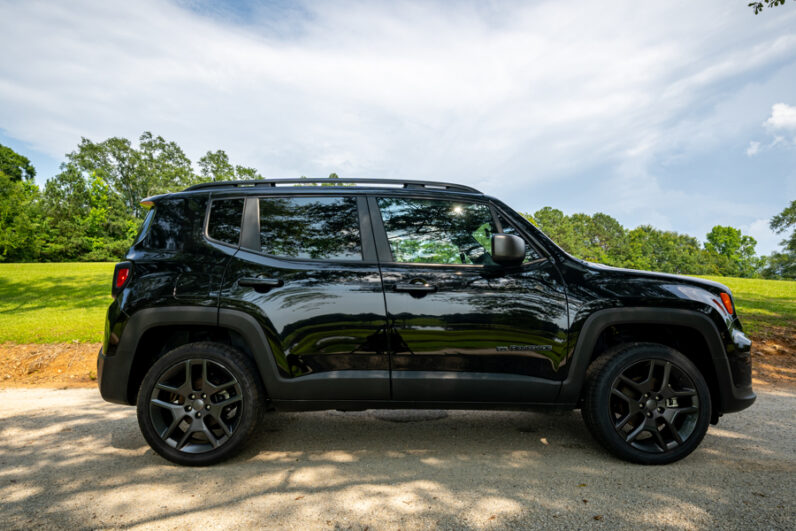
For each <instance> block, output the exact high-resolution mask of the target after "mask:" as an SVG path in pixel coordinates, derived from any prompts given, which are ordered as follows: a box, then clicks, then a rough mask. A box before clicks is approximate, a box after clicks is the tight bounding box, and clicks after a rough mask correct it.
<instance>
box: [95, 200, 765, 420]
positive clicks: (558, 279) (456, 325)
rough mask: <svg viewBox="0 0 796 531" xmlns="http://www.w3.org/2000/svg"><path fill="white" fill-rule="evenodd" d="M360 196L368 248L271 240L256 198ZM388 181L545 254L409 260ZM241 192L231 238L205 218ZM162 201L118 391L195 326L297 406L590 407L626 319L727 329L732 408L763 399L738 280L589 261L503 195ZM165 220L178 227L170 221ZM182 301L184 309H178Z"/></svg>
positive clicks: (716, 353) (107, 369)
mask: <svg viewBox="0 0 796 531" xmlns="http://www.w3.org/2000/svg"><path fill="white" fill-rule="evenodd" d="M343 193H344V194H345V195H350V196H352V197H355V198H357V199H356V200H357V210H358V218H359V219H358V223H359V228H360V231H361V236H362V253H363V259H362V260H357V261H323V260H305V259H301V260H299V259H285V258H280V257H274V256H268V255H265V254H263V253H261V252H260V249H259V245H260V235H259V228H258V227H257V223H258V221H257V220H258V206H257V197H259V196H268V197H274V196H285V195H298V194H302V195H316V196H324V195H330V196H339V195H341V194H343ZM385 193H388V194H389V195H394V196H407V197H427V198H439V197H440V196H441V195H444V197H445V198H451V199H453V200H458V201H474V202H482V203H485V204H488V205H489V206H490V208H491V209H493V214H494V215H495V216H498V215H499V216H500V219H501V220H503V221H502V224H504V225H505V224H509V225H511V227H510V228H511V233H512V234H517V235H519V236H520V237H522V238H523V239H525V240H526V242H528V243H529V245H530V246H531V247H532V250H533V252H530V251H529V256H530V257H532V258H535V259H533V260H530V261H526V263H524V264H522V265H519V266H499V265H489V266H481V265H429V264H399V263H395V262H392V261H391V257H390V255H389V245H388V244H387V242H386V239H385V237H384V234H383V227H382V228H381V230H379V226H378V225H379V223H380V215H379V213H378V211H376V209H374V208H373V205H374V204H375V198H376V197H380V196H384V195H385ZM232 197H236V198H241V197H244V198H246V206H245V209H244V213H243V220H244V222H243V227H242V231H241V235H240V241H239V242H238V243H237V244H234V243H229V242H226V243H222V242H218V241H214V240H212V239H211V238H208V236H207V232H206V230H207V227H206V215H207V212H208V209H209V206H210V201H211V200H213V199H222V198H232ZM153 200H154V202H155V204H156V207H155V208H156V209H160V210H161V211H164V210H165V209H168V211H169V215H168V216H164V217H163V219H162V220H159V216H158V215H157V214H156V215H155V217H154V221H151V225H152V226H151V227H150V229H149V232H150V233H151V234H155V233H156V232H157V231H158V230H159V231H160V232H159V233H157V234H156V235H155V236H153V237H156V238H158V240H157V242H156V243H157V244H158V245H156V246H153V245H152V244H151V242H150V241H149V234H144V235H143V237H142V238H139V239H138V241H137V242H136V243H135V244H134V245H133V247H131V249H130V251H129V253H128V255H127V257H126V259H127V260H128V261H129V262H131V263H132V264H133V275H132V278H131V281H130V282H128V284H127V286H125V288H124V289H123V290H121V292H120V293H119V294H118V296H117V298H116V300H115V301H114V302H113V303H112V304H111V306H110V308H109V309H108V318H107V322H106V331H105V340H104V343H103V349H102V352H101V354H100V362H99V363H100V366H101V369H102V370H101V371H100V373H99V375H98V378H99V380H100V389H101V391H102V394H103V396H104V397H105V398H106V399H109V400H113V401H117V402H127V403H129V402H130V400H131V399H130V397H134V396H135V389H133V388H132V387H131V386H134V385H135V378H133V377H132V376H131V373H132V372H133V371H134V370H136V369H135V367H136V363H137V361H136V363H134V360H138V359H139V356H140V351H141V348H142V345H141V344H140V341H139V340H140V338H141V337H142V336H143V335H144V334H145V333H146V332H147V330H152V329H155V328H157V330H158V333H160V330H161V329H162V330H163V334H166V333H167V332H168V327H169V326H172V325H174V326H177V325H183V324H184V325H190V324H195V325H196V326H198V327H202V328H203V329H204V330H206V331H207V332H208V333H218V334H221V335H219V336H218V337H228V338H231V339H229V340H230V341H237V342H238V343H235V345H236V346H238V347H239V348H241V349H243V350H245V351H247V352H248V353H249V354H250V355H252V356H253V357H254V359H255V361H256V362H257V365H258V367H259V370H260V373H261V376H262V378H263V381H264V382H265V384H266V388H267V392H268V394H269V399H270V400H271V401H272V402H273V403H274V404H276V405H277V406H279V407H284V408H286V409H318V408H323V407H324V404H325V405H326V406H328V407H332V406H334V407H343V408H352V409H356V408H358V407H360V408H361V407H365V406H368V407H398V406H399V405H400V406H403V407H406V405H407V404H412V405H414V407H439V405H440V404H445V405H446V406H447V407H494V408H507V407H533V406H538V405H546V406H552V405H556V404H558V405H561V406H563V407H576V406H577V400H578V395H579V389H580V386H581V385H582V376H583V374H584V373H585V367H587V366H588V362H589V360H590V355H591V353H592V351H593V349H594V347H595V345H594V342H595V341H596V340H597V339H596V338H597V337H599V335H600V333H601V332H602V331H603V330H605V329H606V328H607V327H609V326H611V323H612V322H623V323H627V322H639V323H649V324H654V325H661V326H664V325H669V324H676V325H677V326H681V327H688V328H693V329H694V330H695V331H696V332H697V333H699V334H702V335H703V336H708V335H711V334H713V335H714V336H715V337H713V336H711V337H710V338H707V339H706V342H707V343H708V344H709V345H710V352H706V353H705V354H704V355H705V356H706V359H707V358H710V363H711V364H712V366H713V367H715V373H716V378H718V379H719V383H718V387H717V388H718V391H717V392H719V393H721V398H722V400H720V401H716V402H717V404H719V406H718V407H720V410H719V411H718V412H719V413H720V412H722V411H724V412H727V411H733V410H737V409H741V408H743V407H748V405H749V404H751V402H752V401H753V400H754V393H753V392H752V391H751V384H750V381H749V378H748V374H749V367H748V359H749V342H748V339H747V338H746V336H745V335H744V334H743V332H742V328H741V325H740V322H739V321H738V320H737V317H736V316H735V315H730V314H728V313H727V311H726V310H725V309H724V307H723V305H722V304H721V302H720V298H719V293H721V292H727V293H729V290H728V289H727V288H726V287H724V286H722V285H720V284H717V283H714V282H709V281H705V280H701V279H695V278H690V277H681V276H675V275H665V274H656V273H647V272H641V271H630V270H621V269H616V268H609V267H605V266H601V265H597V264H589V263H586V262H583V261H580V260H577V259H574V258H572V257H570V256H569V255H567V254H566V253H565V252H564V251H562V250H561V249H560V248H558V246H556V245H555V244H554V243H553V242H552V241H550V240H549V239H548V238H547V237H546V236H544V235H543V234H542V233H541V232H539V231H538V229H536V228H535V227H534V226H533V225H531V224H530V223H528V222H527V221H526V220H524V219H523V218H522V217H521V216H519V215H517V214H516V213H515V212H514V211H512V210H511V209H510V208H509V207H507V206H506V205H504V204H503V203H502V202H500V201H498V200H496V199H494V198H490V197H486V196H483V195H481V194H478V193H470V192H467V191H452V190H448V191H441V190H434V189H421V188H412V189H409V188H407V189H395V190H388V192H385V189H384V188H377V187H366V186H353V187H303V188H292V187H291V188H272V189H268V190H264V189H263V188H262V187H255V188H252V189H250V190H248V189H245V188H229V189H225V188H224V187H223V186H222V187H212V188H209V189H207V190H196V191H191V192H183V193H179V194H171V195H168V196H162V197H158V198H154V199H153ZM158 222H161V223H163V224H165V227H161V228H160V229H155V227H157V226H158ZM153 229H154V231H153ZM161 229H162V230H161ZM171 229H174V230H173V231H172V232H171V233H170V232H169V231H170V230H171ZM506 232H509V231H508V230H507V231H506ZM169 234H171V235H172V236H173V235H174V234H179V235H180V236H179V241H171V240H169ZM172 240H173V238H172ZM155 247H158V248H155ZM537 257H538V258H537ZM255 280H259V281H260V284H265V285H260V286H256V285H254V284H257V282H254V281H255ZM407 286H408V287H407ZM413 286H414V287H413ZM423 286H430V287H433V289H431V288H429V289H424V288H423ZM404 288H406V289H404ZM188 309H192V310H191V311H188ZM175 312H181V315H180V316H179V317H177V316H175V317H174V318H172V317H171V315H172V314H174V313H175ZM610 312H614V313H610ZM616 312H619V313H616ZM137 316H139V317H140V318H139V317H137ZM596 316H603V318H601V319H595V317H596ZM609 316H610V317H609ZM131 322H133V325H132V326H131V327H130V330H129V333H128V330H127V326H128V324H130V323H131ZM175 323H176V324H175ZM158 327H160V328H158ZM222 332H223V333H226V332H229V334H228V336H224V335H223V334H222ZM120 345H121V346H120ZM725 373H726V374H725ZM391 404H392V405H391Z"/></svg>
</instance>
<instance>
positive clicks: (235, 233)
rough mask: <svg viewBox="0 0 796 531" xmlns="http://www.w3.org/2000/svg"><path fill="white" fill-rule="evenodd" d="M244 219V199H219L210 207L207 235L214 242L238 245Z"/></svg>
mask: <svg viewBox="0 0 796 531" xmlns="http://www.w3.org/2000/svg"><path fill="white" fill-rule="evenodd" d="M242 218H243V199H218V200H215V201H213V202H212V203H211V205H210V217H209V219H208V220H207V235H208V236H209V237H211V238H212V239H214V240H217V241H220V242H224V243H228V244H230V245H236V246H237V245H238V241H239V240H240V225H241V219H242Z"/></svg>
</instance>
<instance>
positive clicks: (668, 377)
mask: <svg viewBox="0 0 796 531" xmlns="http://www.w3.org/2000/svg"><path fill="white" fill-rule="evenodd" d="M710 408H711V402H710V391H709V389H708V387H707V384H706V382H705V379H704V377H703V376H702V374H701V373H700V372H699V369H697V367H696V366H695V365H694V364H693V363H692V362H691V361H690V360H689V359H688V358H686V357H685V356H683V355H682V354H681V353H679V352H677V351H676V350H673V349H671V348H669V347H666V346H664V345H658V344H652V343H635V344H630V345H622V346H620V347H617V348H616V349H613V350H612V351H610V352H607V353H606V354H604V355H602V356H601V357H600V358H598V359H597V360H596V361H595V362H594V363H593V364H592V366H590V367H589V372H588V375H587V383H586V388H585V394H584V404H583V408H582V414H583V418H584V420H585V422H586V425H587V426H588V427H589V429H590V431H591V432H592V433H593V434H594V436H595V437H596V438H597V440H598V441H600V443H602V444H603V445H604V446H605V447H606V448H608V450H610V451H611V452H612V453H614V454H615V455H617V456H619V457H621V458H623V459H626V460H629V461H633V462H636V463H642V464H665V463H671V462H673V461H676V460H678V459H682V458H683V457H685V456H686V455H688V454H689V453H691V452H692V451H693V450H694V449H695V448H696V447H697V446H698V445H699V443H700V442H701V440H702V438H703V437H704V435H705V433H706V432H707V428H708V424H709V422H710V412H711V409H710Z"/></svg>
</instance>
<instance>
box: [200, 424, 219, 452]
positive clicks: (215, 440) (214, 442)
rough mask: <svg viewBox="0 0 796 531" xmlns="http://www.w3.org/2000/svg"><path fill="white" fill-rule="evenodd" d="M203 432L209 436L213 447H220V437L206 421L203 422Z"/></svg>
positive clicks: (208, 438)
mask: <svg viewBox="0 0 796 531" xmlns="http://www.w3.org/2000/svg"><path fill="white" fill-rule="evenodd" d="M202 432H204V434H205V436H206V437H207V440H208V441H210V444H212V445H213V448H218V444H219V443H218V438H217V437H216V436H215V435H213V431H212V430H211V429H210V428H208V427H207V426H206V425H205V423H204V422H203V423H202Z"/></svg>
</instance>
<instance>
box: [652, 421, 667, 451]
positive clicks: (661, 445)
mask: <svg viewBox="0 0 796 531" xmlns="http://www.w3.org/2000/svg"><path fill="white" fill-rule="evenodd" d="M649 431H650V432H651V433H652V435H653V436H654V437H655V442H656V443H657V444H658V447H659V448H660V449H661V451H662V452H665V451H666V450H668V447H667V446H666V442H664V440H663V435H661V432H660V430H659V429H658V428H657V427H654V428H650V430H649Z"/></svg>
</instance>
